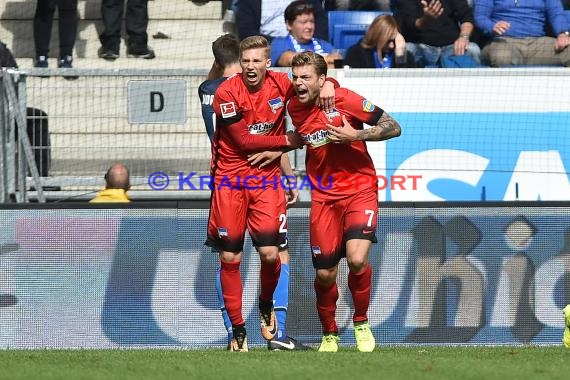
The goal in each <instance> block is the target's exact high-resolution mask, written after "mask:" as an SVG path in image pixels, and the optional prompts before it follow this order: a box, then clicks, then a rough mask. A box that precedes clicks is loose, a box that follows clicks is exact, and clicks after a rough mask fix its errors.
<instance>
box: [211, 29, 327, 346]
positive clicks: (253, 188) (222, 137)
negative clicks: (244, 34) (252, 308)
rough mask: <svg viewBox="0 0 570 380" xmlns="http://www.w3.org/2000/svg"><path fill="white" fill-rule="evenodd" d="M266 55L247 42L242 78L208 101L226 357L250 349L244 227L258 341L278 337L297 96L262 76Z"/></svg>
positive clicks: (282, 80)
mask: <svg viewBox="0 0 570 380" xmlns="http://www.w3.org/2000/svg"><path fill="white" fill-rule="evenodd" d="M269 57H270V48H269V44H268V42H267V40H266V39H265V38H264V37H261V36H252V37H248V38H245V39H244V40H243V41H242V42H241V43H240V65H241V68H242V73H241V75H234V76H233V77H230V78H228V79H227V80H225V81H224V82H223V83H222V84H221V85H220V86H219V87H218V89H217V90H216V93H215V95H214V103H213V107H214V112H215V113H216V127H217V128H216V130H215V133H214V141H213V146H212V162H211V175H212V177H213V183H212V185H213V191H212V198H211V203H210V217H209V220H208V236H207V240H206V245H208V246H210V247H212V248H214V249H216V250H217V251H218V252H219V255H220V282H221V288H222V296H223V299H224V303H225V307H226V311H227V313H228V316H229V318H230V320H231V323H232V328H233V339H232V341H231V344H230V350H231V351H242V352H243V351H248V347H247V337H246V330H245V321H244V319H243V315H242V293H243V288H242V282H241V276H240V271H239V267H240V262H241V257H242V251H243V244H244V237H245V230H246V228H247V230H248V231H249V234H250V236H251V240H252V243H253V245H254V246H255V247H256V249H257V251H258V253H259V257H260V260H261V268H260V287H261V291H260V295H259V314H260V321H261V335H262V336H263V338H265V339H267V340H272V339H274V338H275V335H276V333H277V331H278V321H277V319H276V315H275V310H274V307H273V302H272V300H273V293H274V291H275V288H276V286H277V282H278V280H279V275H280V271H281V262H280V259H279V254H278V246H279V245H282V244H284V243H285V235H286V232H287V217H286V202H285V190H284V189H283V187H282V186H281V185H280V178H281V177H280V165H279V163H280V160H278V159H277V158H280V157H281V154H282V152H283V151H286V150H291V149H294V148H297V147H299V146H300V144H299V142H298V141H295V142H294V143H293V142H292V139H293V137H292V134H285V119H284V116H285V104H286V102H287V101H288V100H289V99H290V98H291V97H292V96H293V95H294V94H295V91H294V90H293V85H292V83H291V80H290V79H289V77H288V75H287V74H286V73H278V72H273V71H268V70H267V68H268V67H269V66H270V65H271V59H270V58H269ZM331 82H332V83H329V84H328V85H327V87H328V91H329V96H326V92H327V90H326V89H325V91H323V94H324V97H325V98H328V101H330V99H332V98H334V96H333V94H334V90H333V87H334V85H338V83H336V81H331ZM325 102H326V100H325ZM293 140H296V139H293ZM264 150H265V151H268V152H266V153H267V156H264V155H263V154H262V155H261V156H260V155H257V156H255V155H254V156H253V157H257V158H255V159H254V160H253V161H252V160H250V156H251V154H253V153H256V152H260V151H264ZM263 157H267V159H263ZM245 178H249V180H248V181H247V185H248V186H247V188H246V187H244V186H239V184H240V183H241V182H240V181H243V180H244V179H245Z"/></svg>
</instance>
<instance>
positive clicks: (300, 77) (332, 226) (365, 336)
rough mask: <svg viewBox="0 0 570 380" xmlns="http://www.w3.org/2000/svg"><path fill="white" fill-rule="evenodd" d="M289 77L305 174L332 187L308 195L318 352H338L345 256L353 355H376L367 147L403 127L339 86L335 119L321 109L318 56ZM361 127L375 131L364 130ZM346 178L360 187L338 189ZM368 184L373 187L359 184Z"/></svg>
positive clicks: (373, 216)
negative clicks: (338, 314)
mask: <svg viewBox="0 0 570 380" xmlns="http://www.w3.org/2000/svg"><path fill="white" fill-rule="evenodd" d="M292 70H293V87H294V88H295V92H296V96H295V97H293V99H291V101H290V102H289V104H288V106H287V109H288V111H289V114H290V116H291V119H292V121H293V125H294V126H295V128H296V132H297V133H298V135H297V138H299V139H302V140H303V141H304V142H305V144H306V145H307V155H306V168H307V175H308V176H309V180H310V181H311V183H312V184H317V183H319V177H320V178H325V179H327V181H330V183H331V184H330V186H326V187H322V186H312V189H311V198H312V203H311V213H310V235H311V238H310V240H311V253H312V259H313V266H314V268H315V269H316V277H315V282H314V286H315V292H316V296H317V312H318V314H319V319H320V321H321V325H322V329H323V339H322V342H321V344H320V346H319V351H321V352H336V351H338V343H339V337H338V327H337V324H336V321H335V314H336V302H337V300H338V287H337V282H336V278H337V272H338V263H339V261H340V259H341V258H343V257H346V260H347V264H348V268H349V274H348V287H349V289H350V292H351V294H352V301H353V304H354V315H353V322H354V334H355V338H356V348H357V349H358V351H361V352H371V351H373V350H374V347H375V346H376V342H375V339H374V335H373V334H372V331H371V329H370V326H369V324H368V315H367V314H368V306H369V304H370V287H371V282H372V269H371V267H370V264H369V261H368V251H369V250H370V247H371V246H372V243H376V225H377V210H378V192H377V188H378V186H377V178H376V171H375V169H374V164H373V163H372V159H371V158H370V155H369V154H368V151H367V149H366V143H365V141H382V140H388V139H391V138H393V137H398V136H399V135H400V133H401V130H400V125H399V124H398V122H397V121H396V120H394V119H393V118H392V117H391V116H390V115H388V113H386V112H385V111H384V110H382V109H381V108H380V107H378V106H376V105H374V104H373V103H372V102H370V101H368V100H366V99H365V98H363V97H362V96H360V95H358V94H356V93H354V92H352V91H350V90H348V89H345V88H342V87H341V88H336V89H335V107H334V109H333V110H332V111H331V112H325V111H323V110H321V109H320V108H318V107H317V106H316V101H317V98H318V95H319V92H320V89H321V87H322V86H323V84H324V82H325V79H326V74H327V63H326V62H325V60H324V58H323V57H322V56H320V55H319V54H316V53H313V52H304V53H299V54H297V55H295V57H293V62H292ZM364 123H366V124H369V125H371V126H373V127H372V128H368V129H363V124H364ZM347 175H348V176H349V177H350V176H351V175H352V176H353V177H354V181H352V180H351V178H348V182H349V183H353V184H358V186H356V187H358V188H354V187H355V186H352V187H351V188H347V187H346V186H339V183H338V179H339V176H342V177H343V179H345V180H346V179H347V178H346V177H347ZM335 177H336V180H337V181H336V183H335ZM366 177H369V179H370V180H369V181H364V182H362V181H360V179H362V178H366Z"/></svg>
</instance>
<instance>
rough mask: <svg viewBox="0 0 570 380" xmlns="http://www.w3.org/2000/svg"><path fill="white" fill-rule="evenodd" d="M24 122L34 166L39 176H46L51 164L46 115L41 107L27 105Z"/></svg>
mask: <svg viewBox="0 0 570 380" xmlns="http://www.w3.org/2000/svg"><path fill="white" fill-rule="evenodd" d="M26 124H27V125H26V134H27V135H28V139H29V140H30V145H31V146H32V153H33V154H34V161H35V163H36V167H37V168H38V172H39V174H40V177H47V176H48V172H49V167H50V165H51V142H50V138H49V129H48V116H47V114H46V113H45V112H44V111H42V110H41V109H38V108H33V107H27V108H26ZM16 141H18V128H16Z"/></svg>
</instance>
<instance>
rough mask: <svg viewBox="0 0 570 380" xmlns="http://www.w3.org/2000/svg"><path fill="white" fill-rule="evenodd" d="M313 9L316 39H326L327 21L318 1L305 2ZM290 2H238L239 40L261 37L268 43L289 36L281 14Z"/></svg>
mask: <svg viewBox="0 0 570 380" xmlns="http://www.w3.org/2000/svg"><path fill="white" fill-rule="evenodd" d="M306 2H307V3H311V4H312V5H313V7H314V9H315V19H316V21H317V22H316V24H317V25H316V31H315V35H316V36H317V38H321V39H323V40H327V39H328V19H327V14H326V12H325V10H324V9H323V6H322V3H321V1H319V0H306ZM290 3H291V0H239V3H238V7H237V17H236V22H237V28H238V35H239V38H240V40H243V39H244V38H246V37H249V36H256V35H262V36H264V37H265V38H267V40H268V41H269V42H271V40H273V38H275V37H285V36H287V34H289V32H288V30H287V28H286V26H285V23H284V22H283V14H284V13H285V8H286V7H287V6H288V5H289V4H290Z"/></svg>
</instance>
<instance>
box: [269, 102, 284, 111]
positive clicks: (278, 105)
mask: <svg viewBox="0 0 570 380" xmlns="http://www.w3.org/2000/svg"><path fill="white" fill-rule="evenodd" d="M267 103H269V107H270V108H271V111H273V113H276V112H277V110H278V109H279V108H281V107H283V106H284V104H283V99H281V98H275V99H270V100H269V101H268V102H267Z"/></svg>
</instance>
